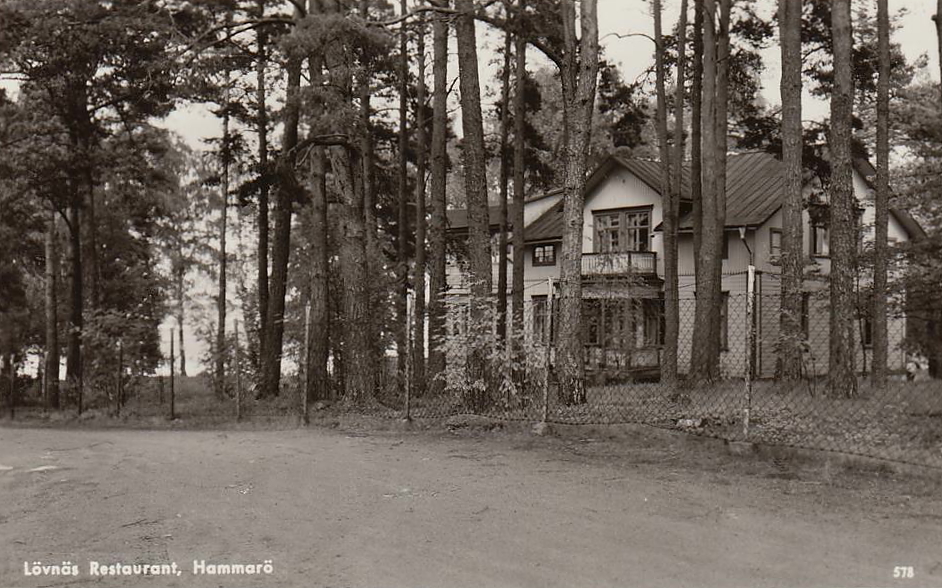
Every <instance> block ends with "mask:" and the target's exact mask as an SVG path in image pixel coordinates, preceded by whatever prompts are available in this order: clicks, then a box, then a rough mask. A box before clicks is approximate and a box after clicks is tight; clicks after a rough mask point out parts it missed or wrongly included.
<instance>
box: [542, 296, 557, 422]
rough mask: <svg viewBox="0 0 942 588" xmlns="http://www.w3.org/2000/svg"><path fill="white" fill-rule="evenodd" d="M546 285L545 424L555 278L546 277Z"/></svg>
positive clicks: (547, 405)
mask: <svg viewBox="0 0 942 588" xmlns="http://www.w3.org/2000/svg"><path fill="white" fill-rule="evenodd" d="M546 285H547V287H548V288H549V293H548V294H547V296H546V307H545V310H546V317H545V318H544V319H543V330H544V331H545V332H546V333H545V338H546V340H545V345H546V346H545V347H544V350H545V352H546V365H545V366H544V368H543V414H542V415H541V417H540V422H541V423H543V424H544V425H545V424H546V421H547V419H548V418H549V389H550V362H551V361H552V352H551V346H552V344H553V297H554V294H555V293H554V292H553V278H547V279H546Z"/></svg>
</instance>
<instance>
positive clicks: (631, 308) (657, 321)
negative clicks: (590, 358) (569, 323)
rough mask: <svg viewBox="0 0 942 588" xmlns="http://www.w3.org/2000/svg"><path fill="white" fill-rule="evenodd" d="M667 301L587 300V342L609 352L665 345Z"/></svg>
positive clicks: (583, 317) (583, 312) (585, 326)
mask: <svg viewBox="0 0 942 588" xmlns="http://www.w3.org/2000/svg"><path fill="white" fill-rule="evenodd" d="M663 321H664V301H663V300H662V299H658V298H642V299H617V298H616V299H586V300H584V301H583V303H582V322H583V329H584V330H583V339H584V343H585V344H586V345H589V346H593V347H604V348H606V349H638V348H643V347H655V346H658V345H663V344H664V325H663Z"/></svg>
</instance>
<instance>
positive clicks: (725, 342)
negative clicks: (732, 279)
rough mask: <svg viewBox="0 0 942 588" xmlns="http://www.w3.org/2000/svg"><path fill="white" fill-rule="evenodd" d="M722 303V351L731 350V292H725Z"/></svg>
mask: <svg viewBox="0 0 942 588" xmlns="http://www.w3.org/2000/svg"><path fill="white" fill-rule="evenodd" d="M721 298H722V301H721V302H720V349H722V350H723V351H727V350H728V349H729V292H723V294H722V295H721Z"/></svg>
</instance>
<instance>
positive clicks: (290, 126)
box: [261, 11, 302, 396]
mask: <svg viewBox="0 0 942 588" xmlns="http://www.w3.org/2000/svg"><path fill="white" fill-rule="evenodd" d="M296 13H297V11H296ZM301 61H302V60H301V58H300V57H299V56H297V55H291V56H289V58H288V63H287V65H286V73H287V76H288V93H287V101H286V104H285V114H284V118H285V124H284V133H283V135H282V140H281V151H282V154H281V157H280V159H281V161H279V163H278V170H277V176H278V187H277V190H276V192H275V207H274V217H275V218H274V221H275V225H274V234H273V237H272V241H273V243H272V268H271V280H270V282H269V292H270V295H269V304H268V329H269V335H268V338H267V341H266V344H267V345H268V349H266V351H267V355H266V356H265V357H263V358H262V381H263V386H262V390H261V395H262V396H275V395H277V394H278V387H279V384H280V380H281V353H282V343H283V341H284V332H285V330H284V329H285V324H284V321H285V295H286V293H287V289H288V259H289V256H290V254H291V216H292V206H293V202H294V197H295V193H296V191H297V178H296V177H295V170H294V163H295V162H294V148H295V147H296V146H297V144H298V125H299V121H300V116H301V104H300V97H299V90H300V88H301V66H302V63H301Z"/></svg>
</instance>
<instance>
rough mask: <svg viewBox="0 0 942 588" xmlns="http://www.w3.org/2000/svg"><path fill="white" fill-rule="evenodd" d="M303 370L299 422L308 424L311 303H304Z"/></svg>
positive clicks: (309, 418)
mask: <svg viewBox="0 0 942 588" xmlns="http://www.w3.org/2000/svg"><path fill="white" fill-rule="evenodd" d="M301 367H302V369H303V370H304V379H303V380H302V382H301V422H302V423H303V424H305V425H307V424H310V422H311V415H310V412H309V410H308V406H307V401H308V392H309V391H310V390H311V303H310V302H309V303H307V304H306V305H304V357H303V358H302V359H301Z"/></svg>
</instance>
